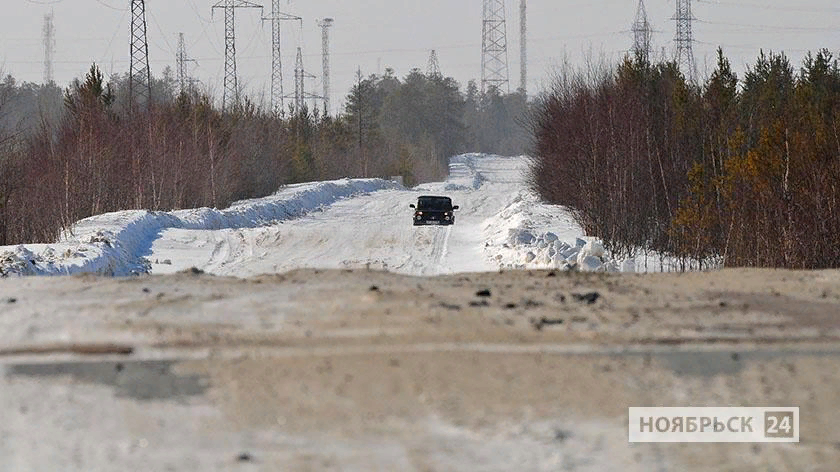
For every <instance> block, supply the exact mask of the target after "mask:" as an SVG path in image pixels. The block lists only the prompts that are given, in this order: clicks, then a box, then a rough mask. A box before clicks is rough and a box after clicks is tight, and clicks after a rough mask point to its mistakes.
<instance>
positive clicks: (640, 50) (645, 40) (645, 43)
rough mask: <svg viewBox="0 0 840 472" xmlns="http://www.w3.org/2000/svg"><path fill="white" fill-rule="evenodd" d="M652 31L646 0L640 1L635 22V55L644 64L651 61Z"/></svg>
mask: <svg viewBox="0 0 840 472" xmlns="http://www.w3.org/2000/svg"><path fill="white" fill-rule="evenodd" d="M652 31H653V30H652V29H651V27H650V23H649V22H648V16H647V9H646V8H645V2H644V0H639V6H638V7H637V8H636V20H635V21H634V22H633V54H634V55H635V56H636V58H637V59H640V60H641V61H643V62H644V63H648V62H649V61H650V40H651V33H652Z"/></svg>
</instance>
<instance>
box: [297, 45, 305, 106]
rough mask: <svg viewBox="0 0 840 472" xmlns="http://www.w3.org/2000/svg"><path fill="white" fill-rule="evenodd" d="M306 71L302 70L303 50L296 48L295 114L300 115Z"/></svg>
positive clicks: (303, 100)
mask: <svg viewBox="0 0 840 472" xmlns="http://www.w3.org/2000/svg"><path fill="white" fill-rule="evenodd" d="M305 81H306V71H304V70H303V49H302V48H301V47H300V46H298V48H297V55H296V56H295V113H300V112H301V110H303V107H304V106H305V105H306V104H305V100H306V98H305V95H306V91H305V88H306V83H305Z"/></svg>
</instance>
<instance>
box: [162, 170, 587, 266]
mask: <svg viewBox="0 0 840 472" xmlns="http://www.w3.org/2000/svg"><path fill="white" fill-rule="evenodd" d="M526 167H527V162H526V160H525V159H524V158H502V157H495V156H492V157H491V156H465V157H459V158H454V159H453V162H452V164H451V171H450V174H451V175H450V178H449V179H448V180H447V182H442V183H435V184H425V185H421V186H420V187H418V188H415V189H411V190H382V191H378V192H374V193H370V194H366V195H362V196H357V197H353V198H348V199H344V200H341V201H339V202H337V203H334V204H332V205H330V206H328V207H326V208H324V209H323V210H322V211H317V212H314V213H310V214H309V215H307V216H304V217H302V218H299V219H294V220H288V221H285V222H282V223H280V224H276V225H273V226H267V227H261V228H245V229H224V230H215V231H210V230H191V229H175V228H173V229H167V230H165V231H163V232H162V233H161V235H160V237H159V238H158V239H157V240H155V241H154V243H153V244H152V247H151V253H150V254H149V255H147V256H146V258H147V259H149V260H150V261H151V262H152V272H153V273H157V274H165V273H173V272H177V271H181V270H184V269H188V268H190V267H197V268H200V269H202V270H204V271H206V272H209V273H213V274H218V275H231V276H240V277H247V276H252V275H258V274H266V273H281V272H286V271H288V270H292V269H296V268H323V269H327V268H363V267H370V268H373V269H385V270H389V271H393V272H397V273H403V274H411V275H439V274H447V273H461V272H483V271H492V270H496V269H498V264H493V263H491V260H490V258H488V257H487V255H486V254H485V241H486V234H485V229H486V228H485V222H486V221H487V220H488V218H491V217H494V216H495V215H497V214H498V213H499V212H500V211H501V210H502V209H503V208H505V207H506V206H507V205H509V204H510V203H511V201H512V200H513V199H514V198H515V197H516V196H517V195H519V194H521V192H523V191H525V180H524V179H525V177H524V171H525V170H526ZM421 194H445V195H447V196H450V197H452V199H453V202H454V203H455V204H456V205H460V207H461V209H460V211H459V212H458V213H457V224H456V225H454V226H451V227H414V226H412V225H411V216H412V210H411V209H410V208H409V204H411V203H414V202H416V200H417V197H418V196H419V195H421ZM573 232H574V231H573ZM572 241H573V239H572ZM170 262H171V264H170Z"/></svg>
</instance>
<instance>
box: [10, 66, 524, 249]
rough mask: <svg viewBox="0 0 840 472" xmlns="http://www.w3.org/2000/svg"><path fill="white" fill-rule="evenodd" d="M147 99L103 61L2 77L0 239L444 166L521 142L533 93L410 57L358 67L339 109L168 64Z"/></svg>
mask: <svg viewBox="0 0 840 472" xmlns="http://www.w3.org/2000/svg"><path fill="white" fill-rule="evenodd" d="M152 96H153V101H152V102H151V106H148V107H147V106H141V107H139V109H140V110H141V111H140V112H135V113H133V114H131V113H129V112H128V110H129V108H130V107H129V102H128V80H127V76H124V75H123V76H113V77H110V78H106V77H104V76H103V74H102V73H101V71H100V70H99V68H98V67H97V66H96V65H95V64H94V65H92V66H91V68H90V71H89V72H88V73H87V74H86V76H85V77H84V78H80V79H77V80H75V81H74V82H73V83H72V84H71V85H70V86H69V87H68V88H67V89H61V88H59V87H57V86H56V85H55V84H47V85H36V84H31V83H20V84H19V83H17V82H16V81H15V79H14V78H13V77H11V76H7V77H5V79H3V80H2V83H0V245H9V244H18V243H23V242H51V241H54V240H55V239H56V238H57V236H58V235H59V233H60V231H61V230H63V229H67V228H69V227H70V226H71V225H72V224H73V222H75V221H77V220H79V219H82V218H85V217H87V216H91V215H95V214H100V213H104V212H110V211H117V210H126V209H148V210H172V209H180V208H192V207H201V206H210V207H217V208H223V207H226V206H228V205H229V204H230V203H232V202H234V201H236V200H240V199H243V198H252V197H260V196H265V195H269V194H271V193H273V192H274V191H276V190H277V189H278V188H280V187H281V186H283V185H285V184H289V183H297V182H304V181H312V180H325V179H336V178H343V177H383V178H389V177H392V176H402V177H403V179H404V181H405V183H406V184H407V185H413V184H417V183H421V182H425V181H433V180H440V179H443V178H444V177H445V176H446V173H447V163H448V159H449V157H450V156H452V155H454V154H458V153H463V152H495V153H500V154H508V155H511V154H525V153H526V152H527V151H528V149H529V146H530V145H531V134H530V130H529V129H528V128H527V125H526V124H527V117H528V113H529V107H530V105H529V103H528V101H527V99H526V97H525V96H524V95H523V94H519V93H513V94H501V93H499V92H498V91H497V90H495V89H491V90H490V91H488V92H487V93H484V94H482V93H480V92H479V91H478V88H477V87H476V85H475V83H474V82H470V83H469V84H467V86H466V88H465V90H463V91H462V90H461V89H460V85H459V84H458V83H457V82H456V81H455V80H454V79H452V78H448V77H443V76H441V75H426V74H423V73H421V72H420V71H419V70H412V71H411V72H410V73H409V74H408V75H407V76H405V77H403V78H398V77H397V76H396V75H395V74H394V72H393V71H391V70H387V71H386V72H385V74H384V75H371V76H369V77H366V78H363V77H360V78H359V81H358V83H357V85H356V86H354V87H353V89H352V90H351V91H350V93H349V95H348V96H347V106H346V110H344V111H343V112H342V113H341V114H339V115H338V116H328V115H326V114H325V113H323V111H321V110H317V109H316V110H309V109H304V110H300V111H299V112H298V113H291V112H290V111H285V112H283V113H279V114H278V113H273V112H272V111H270V110H269V109H268V107H264V106H260V105H258V104H256V103H254V102H252V101H250V100H249V99H247V98H246V99H244V100H243V102H242V103H241V104H240V105H239V106H237V107H233V109H232V110H228V111H226V112H224V113H223V112H222V111H221V110H220V109H219V107H217V106H216V104H215V101H214V100H213V97H210V96H208V95H207V94H205V93H203V92H201V91H198V90H192V91H188V92H185V93H179V91H178V87H177V83H176V80H175V78H174V76H173V74H172V73H171V71H170V70H167V71H166V72H165V73H164V74H163V76H162V77H160V78H155V79H154V80H153V91H152Z"/></svg>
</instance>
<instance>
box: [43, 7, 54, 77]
mask: <svg viewBox="0 0 840 472" xmlns="http://www.w3.org/2000/svg"><path fill="white" fill-rule="evenodd" d="M54 57H55V25H54V24H53V12H49V13H47V14H46V15H44V85H49V84H51V83H53V82H54V80H55V75H54V69H53V58H54Z"/></svg>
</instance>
